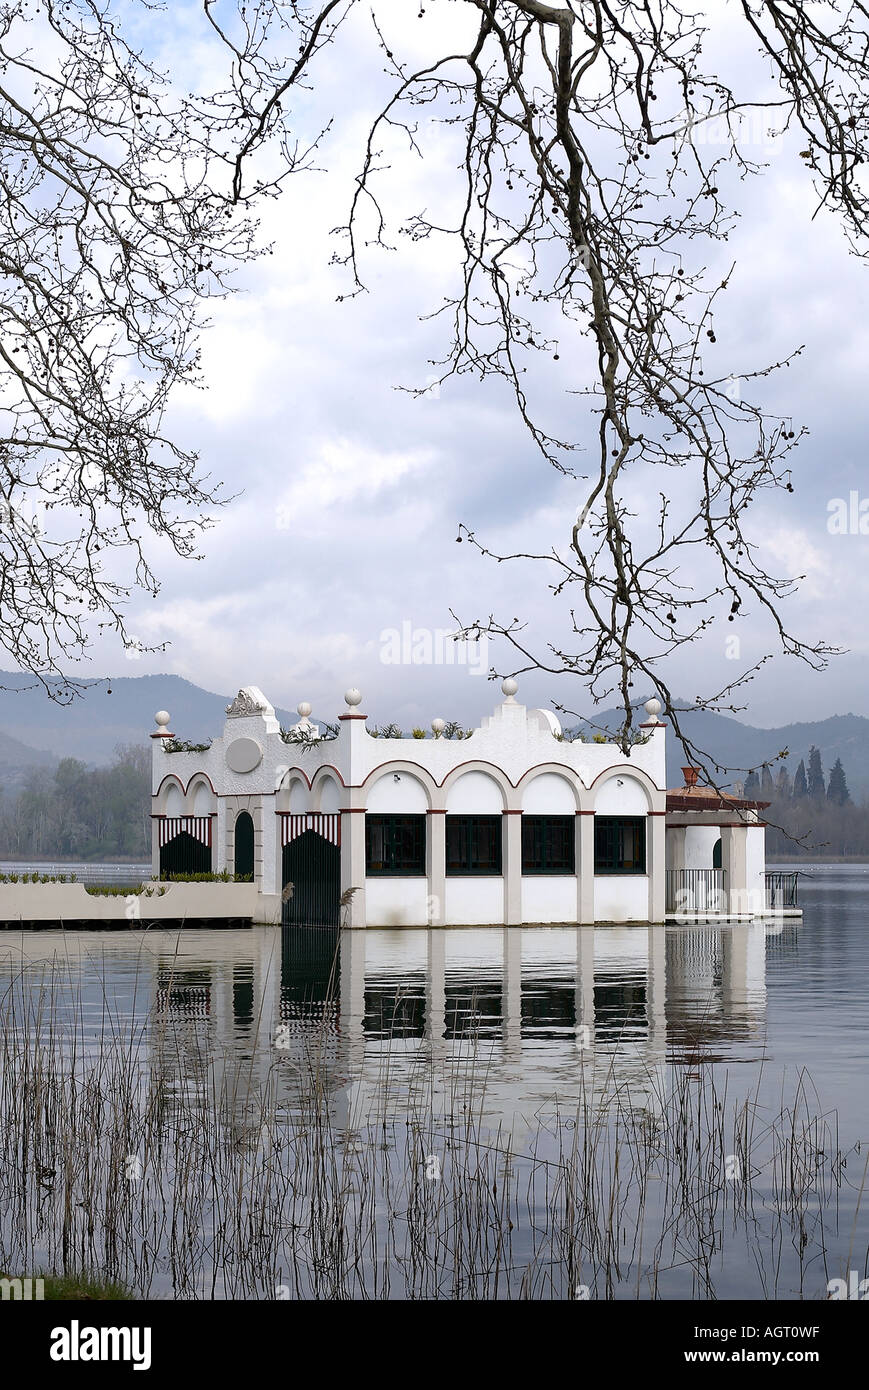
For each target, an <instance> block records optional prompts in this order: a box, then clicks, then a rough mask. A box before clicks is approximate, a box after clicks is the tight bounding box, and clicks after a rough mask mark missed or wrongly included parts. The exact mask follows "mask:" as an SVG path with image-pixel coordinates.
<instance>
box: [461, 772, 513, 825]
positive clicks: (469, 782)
mask: <svg viewBox="0 0 869 1390" xmlns="http://www.w3.org/2000/svg"><path fill="white" fill-rule="evenodd" d="M504 803H505V796H504V791H503V788H502V787H501V786H500V785H499V783H498V782H496V780H495V778H494V777H492V776H491V775H490V774H489V773H488V772H463V773H462V774H461V776H459V777H457V778H456V780H455V781H454V782H452V783H451V784H450V787H449V789H448V791H447V811H448V812H451V813H452V814H453V815H465V816H497V815H500V814H501V812H502V811H503V809H504Z"/></svg>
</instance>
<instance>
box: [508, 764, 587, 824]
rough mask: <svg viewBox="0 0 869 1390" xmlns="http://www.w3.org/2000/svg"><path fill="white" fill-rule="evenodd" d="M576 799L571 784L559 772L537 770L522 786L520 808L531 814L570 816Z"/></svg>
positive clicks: (573, 811)
mask: <svg viewBox="0 0 869 1390" xmlns="http://www.w3.org/2000/svg"><path fill="white" fill-rule="evenodd" d="M576 807H577V799H576V792H575V791H574V788H573V784H572V782H570V780H569V779H568V778H567V777H564V776H562V774H561V773H559V772H539V773H538V774H537V776H536V777H531V778H529V779H528V781H527V782H525V783H523V786H522V810H523V811H525V812H526V813H527V814H529V815H532V816H572V815H574V814H575V812H576Z"/></svg>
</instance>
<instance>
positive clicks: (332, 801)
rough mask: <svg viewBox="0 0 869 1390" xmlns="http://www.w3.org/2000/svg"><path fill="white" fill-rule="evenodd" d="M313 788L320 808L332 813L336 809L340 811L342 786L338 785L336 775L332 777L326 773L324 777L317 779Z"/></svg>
mask: <svg viewBox="0 0 869 1390" xmlns="http://www.w3.org/2000/svg"><path fill="white" fill-rule="evenodd" d="M313 790H314V795H315V796H316V798H317V804H318V808H319V810H321V811H323V812H325V813H326V814H332V813H334V812H335V811H340V809H341V788H340V787H339V786H338V783H337V782H336V781H335V778H334V777H330V776H329V774H328V773H326V775H325V776H324V777H320V778H318V779H317V781H316V782H315V784H314V788H313Z"/></svg>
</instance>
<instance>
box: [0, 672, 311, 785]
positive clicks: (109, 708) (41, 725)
mask: <svg viewBox="0 0 869 1390" xmlns="http://www.w3.org/2000/svg"><path fill="white" fill-rule="evenodd" d="M32 684H33V681H32V680H31V678H30V677H28V676H24V675H22V674H21V673H20V672H14V671H0V730H3V729H8V730H10V731H11V733H12V734H13V735H14V737H12V738H10V739H9V742H10V743H13V744H14V743H16V742H17V740H21V741H22V746H23V744H24V743H28V744H32V745H33V747H32V748H31V749H29V750H28V751H29V752H30V753H31V754H32V756H31V758H30V763H31V764H35V763H38V762H40V761H41V760H42V759H43V758H45V756H46V755H47V756H48V758H49V761H53V762H56V761H57V757H56V756H54V754H53V753H50V752H49V751H48V750H52V749H53V750H57V752H59V754H60V756H61V757H65V758H81V760H82V761H83V762H86V763H108V762H111V760H112V756H113V754H114V751H115V747H116V746H117V744H119V743H144V742H145V741H146V740H147V738H148V735H149V734H151V733H153V731H154V728H155V724H154V714H155V712H156V711H157V710H158V709H168V711H169V713H170V714H171V716H172V723H171V725H170V728H171V729H172V731H173V733H176V734H177V735H178V737H179V738H186V739H190V740H194V741H198V740H200V739H201V740H203V741H204V740H205V739H206V738H209V737H211V736H212V735H213V734H214V733H216V732H218V731H219V730H220V729H221V728H222V726H223V720H224V717H225V713H226V706H227V705H228V704H229V701H230V700H231V699H232V695H214V694H213V693H212V692H211V691H209V690H201V689H200V687H199V686H198V685H193V684H192V682H191V681H186V680H184V679H183V678H182V677H181V676H169V675H166V676H159V675H158V676H119V677H118V678H117V679H113V680H111V681H106V680H95V681H82V685H83V686H84V687H85V691H84V694H83V695H82V696H81V697H79V698H77V699H74V700H73V701H72V703H71V704H68V705H60V704H57V703H56V702H55V701H54V700H50V699H48V698H47V697H46V695H45V692H44V691H43V690H42V689H37V690H27V689H25V687H27V686H31V685H32ZM58 684H59V683H58ZM109 691H111V694H109ZM234 693H235V692H233V694H234ZM276 714H277V717H278V718H279V719H280V720H281V722H282V723H283V724H289V723H295V722H296V720H297V719H298V715H296V714H292V715H291V714H290V713H289V712H288V711H287V710H276ZM40 750H41V751H40ZM2 753H3V745H2V744H0V770H2V767H3V758H2Z"/></svg>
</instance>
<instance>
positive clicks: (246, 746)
mask: <svg viewBox="0 0 869 1390" xmlns="http://www.w3.org/2000/svg"><path fill="white" fill-rule="evenodd" d="M262 760H263V750H262V748H261V747H260V745H259V744H258V743H257V741H256V739H255V738H234V739H233V741H232V743H231V744H230V745H229V747H228V748H227V750H226V766H227V767H228V768H229V770H230V772H253V770H254V768H255V767H259V765H260V763H261V762H262Z"/></svg>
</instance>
